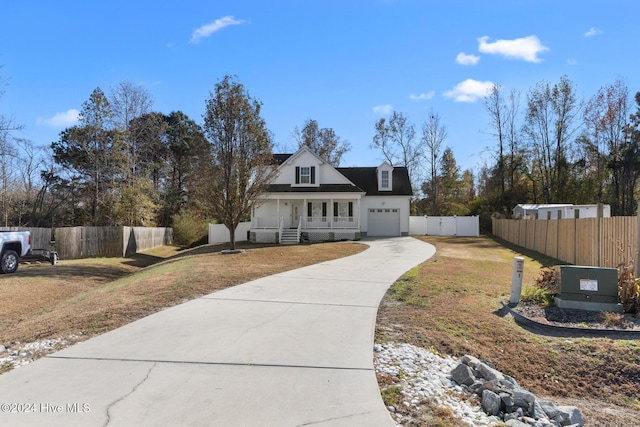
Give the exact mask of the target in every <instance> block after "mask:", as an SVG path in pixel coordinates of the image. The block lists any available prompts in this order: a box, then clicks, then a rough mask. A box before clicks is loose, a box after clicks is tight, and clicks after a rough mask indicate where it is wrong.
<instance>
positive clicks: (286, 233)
mask: <svg viewBox="0 0 640 427" xmlns="http://www.w3.org/2000/svg"><path fill="white" fill-rule="evenodd" d="M280 243H281V244H283V245H295V244H298V243H300V242H298V231H297V230H291V229H286V228H285V229H283V230H282V236H281V239H280Z"/></svg>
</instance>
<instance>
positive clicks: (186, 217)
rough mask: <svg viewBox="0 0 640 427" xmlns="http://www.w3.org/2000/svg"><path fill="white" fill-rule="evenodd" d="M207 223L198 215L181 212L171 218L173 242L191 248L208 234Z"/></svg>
mask: <svg viewBox="0 0 640 427" xmlns="http://www.w3.org/2000/svg"><path fill="white" fill-rule="evenodd" d="M208 228H209V221H207V220H206V219H204V218H202V217H201V216H200V215H198V214H196V213H194V212H190V211H181V212H180V213H178V214H176V215H174V216H173V241H174V242H175V243H176V244H178V245H181V246H191V245H193V244H194V243H196V242H198V241H200V240H202V239H203V238H206V236H207V235H208V233H209V229H208Z"/></svg>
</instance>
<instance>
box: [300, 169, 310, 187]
mask: <svg viewBox="0 0 640 427" xmlns="http://www.w3.org/2000/svg"><path fill="white" fill-rule="evenodd" d="M300 184H311V168H310V167H301V168H300Z"/></svg>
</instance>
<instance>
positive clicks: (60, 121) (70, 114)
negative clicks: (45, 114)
mask: <svg viewBox="0 0 640 427" xmlns="http://www.w3.org/2000/svg"><path fill="white" fill-rule="evenodd" d="M79 118H80V111H78V110H76V109H75V108H71V109H69V110H67V111H65V112H63V113H56V114H54V115H53V117H50V118H48V119H44V120H38V122H39V123H44V124H45V125H48V126H51V127H53V128H64V127H69V126H73V125H75V124H76V123H78V120H79Z"/></svg>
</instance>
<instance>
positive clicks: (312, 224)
mask: <svg viewBox="0 0 640 427" xmlns="http://www.w3.org/2000/svg"><path fill="white" fill-rule="evenodd" d="M302 228H327V229H335V228H337V229H344V228H358V218H355V217H338V216H334V217H330V216H305V217H302Z"/></svg>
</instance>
